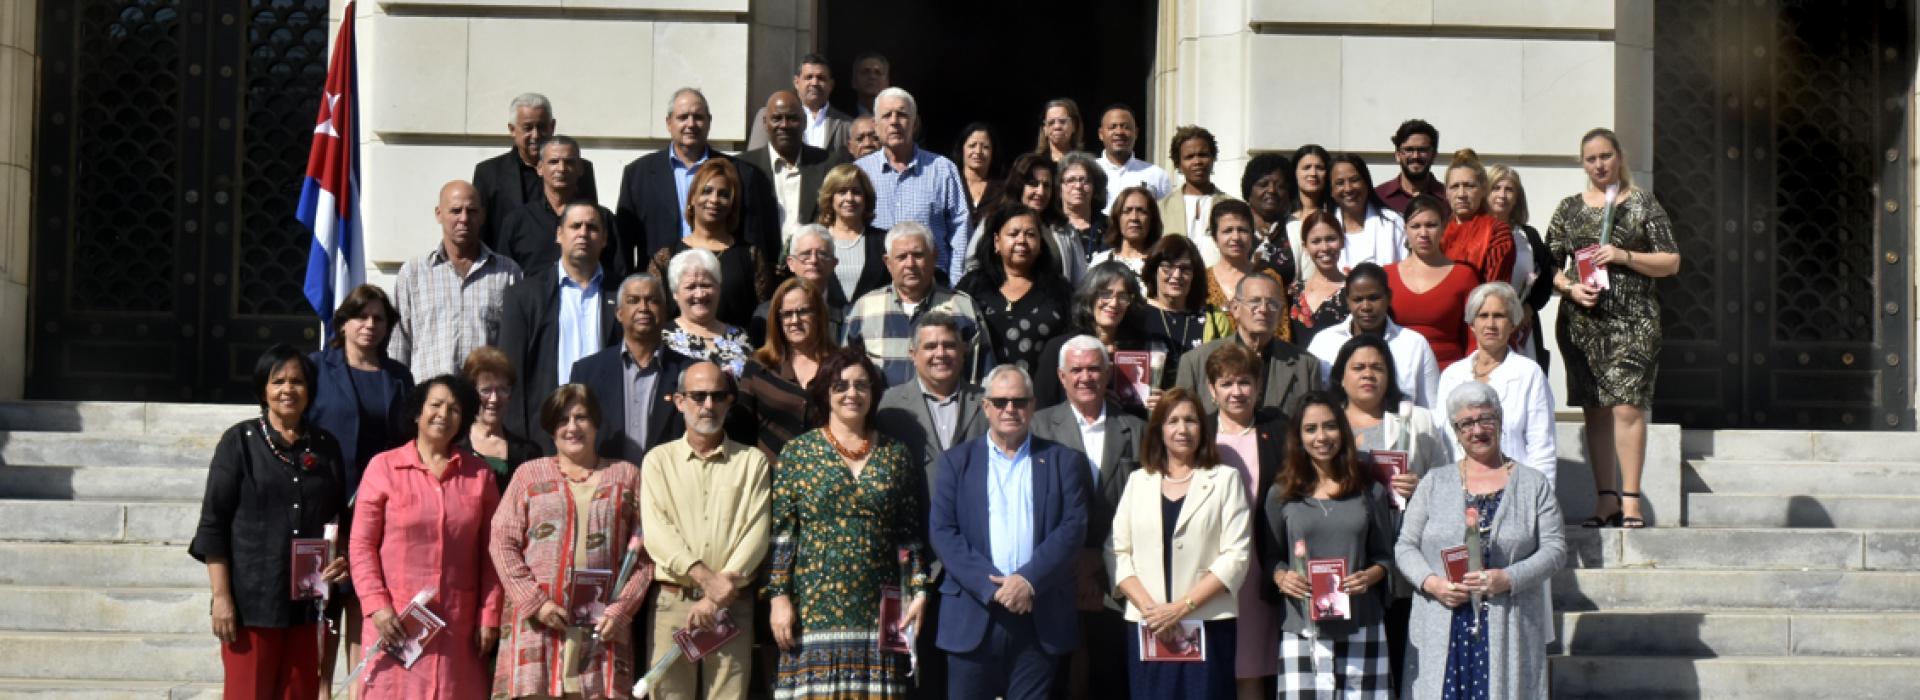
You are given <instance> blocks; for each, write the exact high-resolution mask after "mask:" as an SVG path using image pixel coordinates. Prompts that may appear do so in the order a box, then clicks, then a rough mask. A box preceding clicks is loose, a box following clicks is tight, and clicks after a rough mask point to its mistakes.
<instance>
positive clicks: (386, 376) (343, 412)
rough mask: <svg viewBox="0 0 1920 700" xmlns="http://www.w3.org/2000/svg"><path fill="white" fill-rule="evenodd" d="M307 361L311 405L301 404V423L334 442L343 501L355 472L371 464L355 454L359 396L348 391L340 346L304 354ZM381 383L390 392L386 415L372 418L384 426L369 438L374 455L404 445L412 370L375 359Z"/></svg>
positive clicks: (356, 480) (356, 481)
mask: <svg viewBox="0 0 1920 700" xmlns="http://www.w3.org/2000/svg"><path fill="white" fill-rule="evenodd" d="M307 357H308V358H309V359H311V360H313V367H314V373H315V374H317V375H318V376H316V377H314V378H313V381H312V382H310V384H312V387H311V391H312V392H313V401H312V402H311V403H309V404H307V418H306V419H307V421H308V422H311V423H313V424H314V425H316V426H319V427H320V428H322V429H324V430H326V431H327V432H329V433H332V434H333V437H334V439H335V440H336V441H338V442H339V443H340V460H341V461H340V463H341V466H343V467H344V468H345V469H346V482H345V483H344V484H343V485H344V486H345V487H346V489H347V491H346V493H347V500H348V502H349V503H351V502H352V500H353V492H354V491H355V490H356V489H358V488H359V486H360V474H361V472H364V471H366V469H367V462H370V461H373V454H358V451H359V449H360V392H358V391H356V390H354V388H353V374H352V370H351V369H350V368H348V367H347V350H346V348H328V349H326V350H322V351H319V352H316V353H312V354H310V355H308V356H307ZM380 375H381V379H382V380H384V381H385V382H386V384H387V391H388V392H389V394H390V397H389V399H390V400H389V401H388V402H387V407H386V412H385V413H384V414H382V415H379V416H373V419H374V421H375V422H376V423H378V424H381V425H385V426H387V434H386V435H385V436H375V439H374V443H375V445H374V446H375V447H376V448H378V449H377V450H376V451H375V452H374V454H379V453H380V452H385V451H387V450H390V449H393V448H395V447H399V446H401V445H403V444H406V439H405V438H403V437H401V436H403V435H406V434H407V433H408V432H409V431H408V430H407V429H406V426H405V423H406V418H407V417H406V415H404V414H405V411H406V409H405V408H404V406H406V401H407V393H408V392H411V391H413V371H412V370H409V369H407V366H406V365H403V364H400V363H399V362H397V361H395V360H394V359H393V358H390V357H382V358H380Z"/></svg>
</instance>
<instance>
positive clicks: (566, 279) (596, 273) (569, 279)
mask: <svg viewBox="0 0 1920 700" xmlns="http://www.w3.org/2000/svg"><path fill="white" fill-rule="evenodd" d="M553 268H554V269H555V270H559V271H560V288H561V289H566V288H568V287H572V288H574V289H579V290H581V291H588V290H597V289H599V288H600V275H602V274H604V273H605V271H604V270H601V269H600V267H599V265H598V264H595V265H594V268H593V276H592V277H589V278H587V286H586V287H581V286H580V283H578V282H575V281H573V276H572V275H569V274H567V266H566V264H565V263H554V264H553Z"/></svg>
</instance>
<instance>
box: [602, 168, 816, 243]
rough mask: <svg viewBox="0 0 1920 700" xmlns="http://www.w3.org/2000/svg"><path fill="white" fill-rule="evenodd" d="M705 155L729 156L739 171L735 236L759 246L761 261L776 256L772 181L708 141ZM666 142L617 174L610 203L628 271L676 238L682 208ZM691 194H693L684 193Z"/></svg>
mask: <svg viewBox="0 0 1920 700" xmlns="http://www.w3.org/2000/svg"><path fill="white" fill-rule="evenodd" d="M708 149H709V151H710V155H709V156H708V157H709V158H724V159H727V160H730V161H733V165H734V169H735V170H738V171H739V172H740V190H741V191H740V193H739V194H738V195H737V196H738V197H739V199H740V203H741V209H740V223H739V227H738V228H737V229H736V230H735V231H734V235H735V236H736V238H737V240H740V241H744V242H746V243H747V244H748V245H751V246H754V247H756V248H759V249H760V250H761V251H762V252H761V256H760V257H761V260H762V262H763V264H766V265H767V266H768V268H767V269H769V270H771V269H772V267H771V263H772V262H773V260H774V259H775V258H777V257H779V256H780V253H781V252H782V251H781V247H780V216H779V210H780V202H779V200H777V199H775V198H774V195H773V180H771V179H769V178H768V177H767V174H766V173H763V172H760V169H759V168H756V167H754V166H753V165H752V164H749V163H745V162H742V161H741V160H740V159H738V158H735V157H733V156H730V155H727V154H725V153H721V152H720V150H719V149H716V148H713V147H712V146H711V145H709V146H708ZM671 150H672V149H671V147H668V148H662V149H660V150H658V151H654V152H652V153H648V154H646V155H644V156H640V157H639V158H635V159H634V160H633V162H631V163H628V164H627V167H626V169H625V170H623V171H621V174H620V202H619V205H618V206H617V207H615V208H614V226H613V228H614V230H615V231H619V232H620V251H619V252H620V255H619V258H620V260H621V261H622V264H623V265H625V266H626V268H625V269H628V270H645V269H647V265H648V264H650V263H652V261H653V254H654V252H655V251H658V250H660V249H662V248H667V247H669V246H671V245H672V244H673V242H674V241H678V240H680V222H681V220H682V219H684V218H685V216H684V211H685V207H684V206H683V205H682V204H681V202H680V190H679V188H678V187H676V186H675V185H674V183H673V164H672V162H671V161H669V160H668V158H667V154H668V153H669V152H670V151H671ZM688 196H689V197H691V196H692V193H691V192H689V193H688Z"/></svg>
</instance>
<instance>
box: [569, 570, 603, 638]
mask: <svg viewBox="0 0 1920 700" xmlns="http://www.w3.org/2000/svg"><path fill="white" fill-rule="evenodd" d="M612 599H613V572H612V571H608V570H606V569H576V570H575V571H574V572H573V582H572V583H571V584H570V585H569V587H568V589H567V604H568V605H570V606H572V608H571V609H572V610H573V624H574V626H576V627H592V626H594V625H598V624H600V618H601V617H603V616H605V615H606V614H607V602H608V601H610V600H612Z"/></svg>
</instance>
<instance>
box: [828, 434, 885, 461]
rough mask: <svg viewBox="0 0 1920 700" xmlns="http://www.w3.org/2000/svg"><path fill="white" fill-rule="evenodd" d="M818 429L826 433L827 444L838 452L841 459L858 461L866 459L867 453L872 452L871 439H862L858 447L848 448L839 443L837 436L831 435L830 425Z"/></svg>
mask: <svg viewBox="0 0 1920 700" xmlns="http://www.w3.org/2000/svg"><path fill="white" fill-rule="evenodd" d="M820 431H821V432H823V433H826V434H827V444H829V445H832V446H833V451H835V452H838V453H840V457H841V459H845V460H847V461H849V462H858V461H860V460H863V459H866V458H867V455H868V454H869V453H872V452H873V441H872V440H863V441H862V442H861V444H860V447H859V448H858V449H853V450H849V449H847V448H845V447H842V446H841V445H840V439H839V438H836V437H834V436H833V428H832V427H831V426H829V427H825V428H821V429H820Z"/></svg>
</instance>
